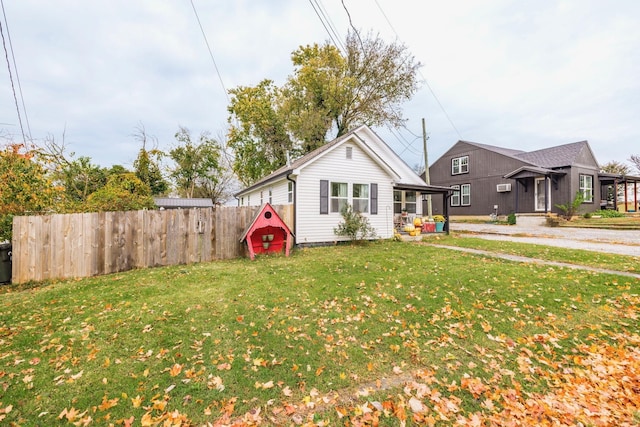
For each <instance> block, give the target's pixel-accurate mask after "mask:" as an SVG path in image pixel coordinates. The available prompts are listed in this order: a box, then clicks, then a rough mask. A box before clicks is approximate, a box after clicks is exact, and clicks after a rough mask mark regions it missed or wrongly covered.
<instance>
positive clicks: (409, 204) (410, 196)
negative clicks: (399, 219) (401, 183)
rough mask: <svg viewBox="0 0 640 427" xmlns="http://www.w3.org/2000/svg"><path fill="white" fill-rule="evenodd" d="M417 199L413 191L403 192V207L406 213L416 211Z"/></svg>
mask: <svg viewBox="0 0 640 427" xmlns="http://www.w3.org/2000/svg"><path fill="white" fill-rule="evenodd" d="M417 200H418V199H417V197H416V192H415V191H405V192H404V207H405V208H406V209H407V213H410V214H411V213H413V214H414V213H416V206H417V205H418V203H417Z"/></svg>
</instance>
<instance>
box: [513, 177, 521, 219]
mask: <svg viewBox="0 0 640 427" xmlns="http://www.w3.org/2000/svg"><path fill="white" fill-rule="evenodd" d="M519 194H520V180H519V179H517V178H516V191H515V196H516V211H515V212H514V214H517V213H518V212H520V210H519V209H518V199H519V197H518V195H519Z"/></svg>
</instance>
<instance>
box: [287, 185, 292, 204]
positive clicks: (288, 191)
mask: <svg viewBox="0 0 640 427" xmlns="http://www.w3.org/2000/svg"><path fill="white" fill-rule="evenodd" d="M287 201H288V202H289V203H293V182H291V181H289V182H288V183H287Z"/></svg>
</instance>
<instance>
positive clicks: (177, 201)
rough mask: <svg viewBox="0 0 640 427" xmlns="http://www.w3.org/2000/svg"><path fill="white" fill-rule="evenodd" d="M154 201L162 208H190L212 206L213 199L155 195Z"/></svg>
mask: <svg viewBox="0 0 640 427" xmlns="http://www.w3.org/2000/svg"><path fill="white" fill-rule="evenodd" d="M153 201H154V202H155V204H156V206H158V208H161V209H189V208H212V207H213V201H212V200H211V199H199V198H180V197H154V198H153Z"/></svg>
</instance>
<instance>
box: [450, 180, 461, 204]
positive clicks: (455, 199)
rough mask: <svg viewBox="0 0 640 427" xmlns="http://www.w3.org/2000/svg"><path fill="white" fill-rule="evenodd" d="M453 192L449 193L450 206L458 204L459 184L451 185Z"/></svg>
mask: <svg viewBox="0 0 640 427" xmlns="http://www.w3.org/2000/svg"><path fill="white" fill-rule="evenodd" d="M451 188H453V189H454V190H453V192H452V193H451V199H450V200H451V206H460V186H459V185H452V186H451Z"/></svg>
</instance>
